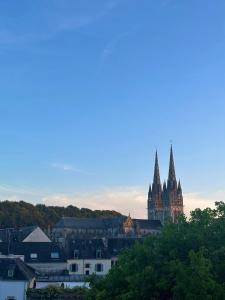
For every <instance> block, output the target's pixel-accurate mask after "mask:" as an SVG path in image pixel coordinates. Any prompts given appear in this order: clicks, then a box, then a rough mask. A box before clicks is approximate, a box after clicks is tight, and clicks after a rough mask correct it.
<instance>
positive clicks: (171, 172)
mask: <svg viewBox="0 0 225 300" xmlns="http://www.w3.org/2000/svg"><path fill="white" fill-rule="evenodd" d="M158 185H161V180H160V172H159V160H158V153H157V151H156V154H155V168H154V177H153V186H158ZM174 185H176V186H177V179H176V172H175V164H174V158H173V147H172V145H171V148H170V162H169V174H168V179H167V186H174ZM165 188H166V182H164V183H163V189H165ZM179 188H180V189H181V185H180V181H179V184H178V189H179Z"/></svg>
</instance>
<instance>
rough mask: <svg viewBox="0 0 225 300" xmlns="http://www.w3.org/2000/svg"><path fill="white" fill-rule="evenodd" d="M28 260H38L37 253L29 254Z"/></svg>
mask: <svg viewBox="0 0 225 300" xmlns="http://www.w3.org/2000/svg"><path fill="white" fill-rule="evenodd" d="M30 258H31V259H37V258H38V255H37V253H31V254H30Z"/></svg>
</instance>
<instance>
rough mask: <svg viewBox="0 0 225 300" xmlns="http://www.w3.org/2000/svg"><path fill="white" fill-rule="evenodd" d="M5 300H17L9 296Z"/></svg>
mask: <svg viewBox="0 0 225 300" xmlns="http://www.w3.org/2000/svg"><path fill="white" fill-rule="evenodd" d="M5 300H16V297H14V296H8V297H7V298H6V299H5Z"/></svg>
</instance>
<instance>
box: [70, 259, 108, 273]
mask: <svg viewBox="0 0 225 300" xmlns="http://www.w3.org/2000/svg"><path fill="white" fill-rule="evenodd" d="M71 264H77V265H78V271H77V272H71V271H70V265H71ZM85 264H90V268H85ZM96 264H103V271H102V272H96V271H95V265H96ZM67 269H68V271H69V274H71V275H72V274H77V275H85V274H86V272H85V271H86V270H89V272H90V275H91V274H93V273H96V275H106V274H108V272H109V270H110V269H111V259H69V260H68V261H67Z"/></svg>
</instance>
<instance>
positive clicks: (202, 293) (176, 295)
mask: <svg viewBox="0 0 225 300" xmlns="http://www.w3.org/2000/svg"><path fill="white" fill-rule="evenodd" d="M224 241H225V204H224V203H223V202H218V203H216V208H215V209H209V208H207V209H204V210H200V209H197V210H195V211H194V212H192V214H191V218H190V220H187V219H186V218H185V217H184V216H181V217H180V219H179V220H178V223H177V224H173V223H171V222H167V223H166V224H165V225H164V228H163V230H162V232H161V234H159V235H158V236H150V237H148V238H146V239H145V240H144V241H143V242H142V243H137V244H136V245H135V246H134V247H132V248H131V249H129V250H127V251H125V252H124V253H123V254H121V256H120V257H119V261H118V265H117V266H115V267H114V268H113V269H112V270H111V271H110V272H109V274H108V275H107V276H106V278H105V279H103V280H94V281H93V282H92V289H91V290H90V292H89V295H88V298H89V299H90V300H94V299H97V300H103V299H107V300H125V299H126V300H139V299H142V300H151V299H152V300H153V299H154V300H157V299H160V300H161V299H162V300H167V299H168V300H169V299H177V300H181V299H182V300H183V299H184V300H195V299H196V300H197V299H198V300H201V299H213V300H214V299H225V245H224Z"/></svg>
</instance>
